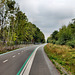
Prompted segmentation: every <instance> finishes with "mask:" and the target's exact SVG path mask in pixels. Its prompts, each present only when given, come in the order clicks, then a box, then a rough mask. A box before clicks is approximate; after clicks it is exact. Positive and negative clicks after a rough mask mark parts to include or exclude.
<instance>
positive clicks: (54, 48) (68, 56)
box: [44, 43, 75, 75]
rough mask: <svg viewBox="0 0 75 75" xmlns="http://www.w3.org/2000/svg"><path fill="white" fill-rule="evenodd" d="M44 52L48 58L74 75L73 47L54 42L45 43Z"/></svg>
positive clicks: (74, 54)
mask: <svg viewBox="0 0 75 75" xmlns="http://www.w3.org/2000/svg"><path fill="white" fill-rule="evenodd" d="M44 49H45V52H46V54H47V56H48V57H49V59H51V60H55V61H56V62H58V63H59V64H60V65H62V66H63V67H64V68H65V69H66V70H67V71H68V72H71V73H72V75H75V49H74V48H70V47H68V46H61V45H55V44H50V43H49V44H47V45H46V46H45V47H44Z"/></svg>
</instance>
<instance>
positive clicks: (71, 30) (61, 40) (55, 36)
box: [47, 19, 75, 48]
mask: <svg viewBox="0 0 75 75" xmlns="http://www.w3.org/2000/svg"><path fill="white" fill-rule="evenodd" d="M47 42H48V43H53V44H60V45H69V46H71V47H73V48H74V47H75V19H73V23H70V24H69V25H68V26H65V25H64V26H62V28H60V29H59V31H54V32H53V33H52V34H51V36H50V37H48V39H47Z"/></svg>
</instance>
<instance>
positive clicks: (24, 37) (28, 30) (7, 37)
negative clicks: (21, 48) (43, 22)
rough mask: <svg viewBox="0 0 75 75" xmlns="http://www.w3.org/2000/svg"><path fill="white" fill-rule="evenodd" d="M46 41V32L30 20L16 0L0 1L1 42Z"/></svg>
mask: <svg viewBox="0 0 75 75" xmlns="http://www.w3.org/2000/svg"><path fill="white" fill-rule="evenodd" d="M35 42H37V43H44V42H45V37H44V34H43V33H42V32H41V31H40V29H39V28H38V27H36V25H35V24H32V23H31V22H29V21H28V18H27V16H26V14H25V13H23V12H22V11H21V10H20V8H19V5H18V4H17V3H16V2H15V1H14V0H1V1H0V44H6V43H7V45H10V44H12V45H14V44H21V43H35Z"/></svg>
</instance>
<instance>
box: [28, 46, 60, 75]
mask: <svg viewBox="0 0 75 75" xmlns="http://www.w3.org/2000/svg"><path fill="white" fill-rule="evenodd" d="M29 75H60V74H59V72H58V71H57V69H56V68H55V66H54V65H53V64H52V62H51V61H50V60H49V59H48V57H47V55H46V54H45V52H44V49H43V47H40V48H39V49H38V50H37V53H36V55H35V58H34V61H33V64H32V67H31V70H30V74H29Z"/></svg>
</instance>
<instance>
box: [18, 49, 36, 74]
mask: <svg viewBox="0 0 75 75" xmlns="http://www.w3.org/2000/svg"><path fill="white" fill-rule="evenodd" d="M35 50H36V48H35V49H34V50H33V52H34V51H35ZM33 52H32V53H31V55H32V54H33ZM31 55H30V56H29V57H28V59H27V60H26V61H25V63H24V64H23V66H22V67H21V69H20V70H19V71H18V73H17V75H20V73H21V71H22V70H23V68H24V66H25V65H26V63H27V61H28V60H29V58H30V57H31Z"/></svg>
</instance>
